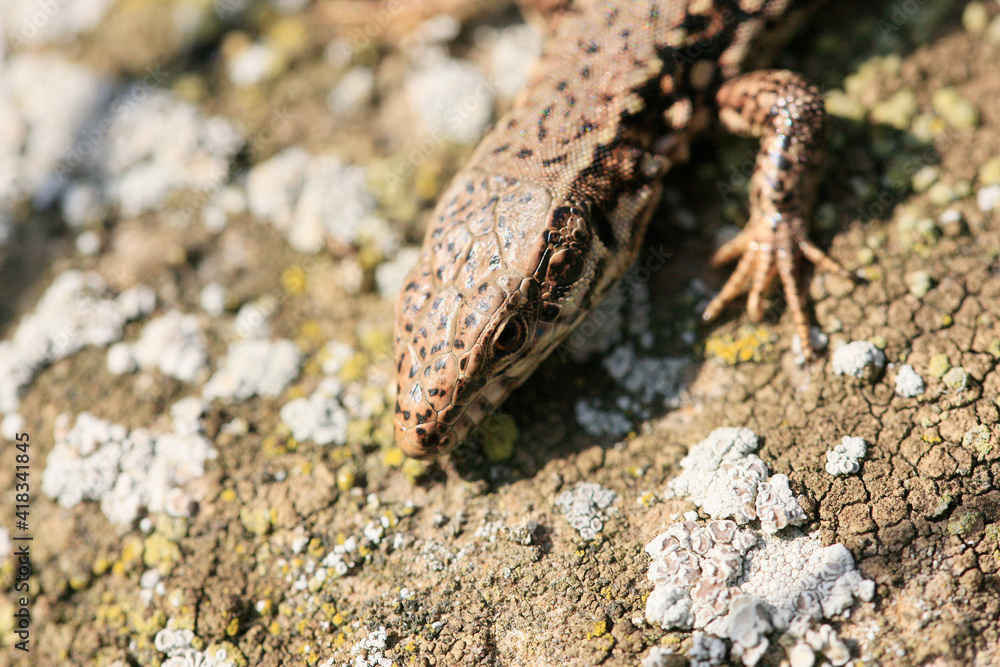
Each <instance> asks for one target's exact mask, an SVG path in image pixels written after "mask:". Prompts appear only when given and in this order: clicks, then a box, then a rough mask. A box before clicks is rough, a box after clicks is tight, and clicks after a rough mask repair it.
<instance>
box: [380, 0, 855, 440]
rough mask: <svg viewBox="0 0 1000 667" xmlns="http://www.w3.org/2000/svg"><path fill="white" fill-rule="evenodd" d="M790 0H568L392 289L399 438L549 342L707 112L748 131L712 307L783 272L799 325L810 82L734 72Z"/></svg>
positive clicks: (415, 436)
mask: <svg viewBox="0 0 1000 667" xmlns="http://www.w3.org/2000/svg"><path fill="white" fill-rule="evenodd" d="M788 4H789V2H788V1H787V0H742V2H740V1H737V0H731V1H730V0H689V1H683V0H661V1H649V0H647V1H632V2H626V1H620V2H613V1H610V2H609V1H607V0H604V1H598V0H577V1H575V2H573V3H571V4H570V5H569V6H568V8H567V9H566V10H565V11H562V12H559V13H557V14H554V15H553V16H552V19H551V20H552V21H553V24H554V26H553V29H552V33H551V36H550V38H549V40H548V41H547V43H546V48H545V51H544V53H543V55H542V57H541V58H540V60H539V62H538V63H537V65H536V67H535V69H534V70H533V72H532V74H531V76H530V77H529V81H528V83H527V84H526V86H525V88H524V90H523V91H522V92H521V93H520V94H519V96H518V98H517V99H516V100H515V102H514V105H513V107H512V108H511V110H510V111H509V112H508V113H507V114H505V115H504V116H503V117H502V118H501V119H500V120H499V121H498V123H497V125H496V127H495V128H494V129H493V131H492V132H491V133H490V134H489V135H488V136H486V137H485V138H484V139H483V141H482V143H481V144H480V145H479V146H478V148H477V149H476V150H475V152H474V153H473V155H472V156H471V157H470V159H469V161H468V163H467V164H466V166H465V167H464V168H463V169H462V170H461V171H460V172H459V173H458V175H457V176H456V177H455V178H454V180H453V181H452V182H451V184H450V185H449V186H448V187H447V189H446V190H445V191H444V192H443V193H442V195H441V197H440V199H439V201H438V205H437V207H436V209H435V211H434V213H433V216H432V218H431V221H430V225H429V228H428V230H427V235H426V237H425V241H424V245H423V250H422V252H421V254H420V257H419V259H418V260H417V262H416V264H415V266H414V267H413V268H412V269H411V271H410V273H409V275H408V276H407V278H406V279H405V280H404V283H403V288H402V291H401V293H400V295H399V298H398V301H397V304H396V319H395V332H394V333H395V341H396V354H397V362H398V364H397V400H396V407H395V435H396V441H397V443H398V444H399V446H400V447H401V448H402V449H403V450H404V451H405V452H406V453H407V454H409V455H410V456H415V457H420V458H427V457H432V456H435V455H437V454H439V453H441V452H443V451H445V450H447V449H449V448H450V447H451V446H453V445H454V444H456V443H457V442H459V441H461V440H462V439H464V438H465V437H466V436H467V435H468V434H469V433H470V432H471V431H472V429H473V428H475V426H476V425H477V424H479V423H480V422H481V421H482V420H483V419H484V418H485V417H486V416H487V415H488V414H489V413H490V412H492V411H493V410H494V409H495V408H496V407H497V406H498V405H499V404H500V403H501V402H502V401H503V400H504V399H505V398H506V397H507V395H508V394H509V393H510V392H511V390H513V389H514V388H515V387H516V386H517V385H519V384H520V383H521V382H523V381H524V380H525V379H526V378H527V377H528V376H529V375H530V374H531V372H532V371H533V370H534V369H535V368H536V367H537V366H538V364H539V363H540V362H541V361H542V360H543V359H544V358H545V357H546V356H548V354H549V353H550V352H551V351H552V350H553V349H554V348H555V347H556V346H558V345H559V343H560V342H561V341H562V340H563V339H564V338H565V337H566V335H567V334H568V333H569V332H570V331H571V330H572V329H573V327H574V326H575V325H577V324H578V323H579V322H580V321H581V319H582V318H583V317H584V316H585V315H586V314H587V312H589V310H590V308H591V307H592V305H594V304H595V303H596V302H597V301H598V300H599V299H600V298H601V297H602V296H603V295H604V294H605V293H606V292H607V291H608V290H609V289H610V288H611V287H612V286H613V285H614V283H615V282H616V281H617V280H618V279H619V278H621V276H622V275H623V274H624V273H625V271H626V270H627V269H628V267H629V265H630V264H631V262H632V261H633V260H634V259H635V256H636V254H637V253H638V250H639V248H640V247H641V245H642V242H643V238H644V236H645V232H646V227H647V225H648V222H649V218H650V215H651V214H652V211H653V209H654V208H655V207H656V205H657V203H658V201H659V198H660V190H661V185H660V183H661V177H662V176H663V174H664V173H666V172H667V171H668V170H669V169H670V168H671V166H672V165H674V164H676V163H678V162H681V161H683V160H684V159H686V155H687V145H688V143H689V141H690V139H691V137H692V135H693V134H694V133H696V132H697V131H699V130H701V129H703V128H704V127H705V126H707V125H708V123H709V122H711V120H712V118H711V115H713V114H715V115H717V116H718V117H719V120H720V121H721V122H722V124H723V126H724V127H726V128H727V129H729V130H731V131H733V132H737V133H740V134H745V135H752V136H757V137H759V138H760V140H761V147H760V151H759V153H758V157H757V162H756V166H755V173H754V176H753V178H752V179H751V184H750V202H751V219H750V221H749V223H748V225H747V227H746V229H745V230H744V231H743V232H742V233H741V234H740V235H739V236H738V237H737V238H736V239H734V240H733V241H732V242H730V243H729V244H726V245H725V246H724V247H723V248H722V249H721V250H720V251H719V253H718V255H717V257H716V259H717V260H718V261H729V260H732V259H736V258H737V257H739V256H741V257H742V258H741V259H740V261H739V263H738V265H737V268H736V270H735V271H734V273H733V276H732V278H731V279H730V280H729V282H727V283H726V285H725V287H724V288H723V289H722V291H721V293H720V294H719V296H718V297H716V299H715V300H713V302H712V303H711V304H710V305H709V306H708V308H707V310H706V313H705V317H706V319H710V318H711V317H714V316H715V315H716V314H718V312H719V311H720V310H721V309H722V307H723V306H724V305H725V303H727V302H728V301H730V300H732V299H733V298H734V297H736V296H737V295H739V294H740V293H742V292H744V291H748V290H749V292H750V295H749V301H748V309H749V310H750V314H751V316H753V317H759V316H760V310H761V306H760V296H761V293H762V292H763V291H764V289H765V288H766V287H767V285H768V284H769V283H770V282H771V281H772V280H773V279H774V278H775V277H776V276H780V278H781V280H782V283H783V285H784V288H785V293H786V295H787V297H788V301H789V308H790V310H791V311H792V314H793V316H794V317H795V320H796V325H797V329H798V332H799V334H800V336H803V337H804V340H807V338H805V334H806V331H807V319H806V317H805V315H804V314H803V311H802V307H801V301H800V299H799V293H798V286H797V282H796V277H795V269H796V261H797V258H798V256H799V254H800V253H801V254H805V256H806V257H807V258H808V259H810V260H811V261H813V262H816V263H817V264H819V265H821V266H822V267H824V268H831V269H834V270H840V271H842V269H840V268H839V267H838V266H837V265H835V264H834V263H833V262H832V260H830V259H828V258H827V257H826V256H825V255H824V254H823V253H822V252H821V251H820V250H818V249H817V248H815V246H812V245H811V244H810V243H809V242H808V240H807V239H806V237H805V234H806V225H805V215H806V214H807V212H808V205H809V204H810V202H811V195H812V192H811V190H812V188H811V183H812V181H814V179H813V178H812V175H813V174H814V173H815V172H816V168H817V166H818V164H817V163H818V155H819V152H820V151H819V143H820V134H821V130H822V125H823V119H824V112H823V104H822V97H821V96H820V94H819V92H818V91H817V90H816V88H815V87H813V86H811V85H810V84H809V83H808V82H807V81H805V80H804V79H803V78H802V77H801V76H799V75H796V74H793V73H791V72H786V71H779V70H760V71H756V72H752V73H749V74H742V75H741V74H739V72H740V67H741V65H742V64H743V63H744V62H745V61H747V60H748V58H749V57H750V56H752V55H753V54H754V50H755V49H756V48H758V47H757V45H758V44H760V43H761V40H762V39H763V38H764V36H766V35H767V33H768V28H769V27H770V26H771V24H772V23H774V22H775V21H776V20H777V19H778V18H779V17H780V16H781V15H782V14H783V13H785V12H786V11H787V10H788V9H789V8H788V6H787V5H788Z"/></svg>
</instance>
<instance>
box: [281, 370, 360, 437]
mask: <svg viewBox="0 0 1000 667" xmlns="http://www.w3.org/2000/svg"><path fill="white" fill-rule="evenodd" d="M342 392H343V385H342V384H341V383H340V381H339V380H337V379H336V378H325V379H324V380H323V381H322V382H320V385H319V387H317V388H316V391H314V392H313V393H312V394H310V395H309V396H304V397H302V398H297V399H295V400H293V401H290V402H289V403H286V404H285V406H284V407H282V408H281V421H282V423H284V424H285V425H287V426H288V427H289V428H290V429H291V430H292V437H293V438H295V439H296V440H298V441H300V442H301V441H305V440H312V441H313V442H315V443H316V444H317V445H329V444H337V445H342V444H344V443H345V442H346V441H347V425H348V423H349V422H350V420H351V417H350V415H349V414H348V412H347V410H346V409H344V406H343V405H342V404H341V402H340V396H341V394H342Z"/></svg>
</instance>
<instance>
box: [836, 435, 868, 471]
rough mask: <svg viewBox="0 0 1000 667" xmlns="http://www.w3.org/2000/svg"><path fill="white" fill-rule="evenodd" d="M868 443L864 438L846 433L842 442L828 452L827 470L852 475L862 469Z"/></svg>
mask: <svg viewBox="0 0 1000 667" xmlns="http://www.w3.org/2000/svg"><path fill="white" fill-rule="evenodd" d="M867 449H868V444H867V443H866V442H865V441H864V439H863V438H852V437H851V436H848V435H845V436H844V438H843V439H842V440H841V442H840V444H839V445H837V446H836V447H834V448H833V449H831V450H830V451H828V452H827V453H826V471H827V472H828V473H830V474H831V475H852V474H854V473H856V472H857V471H858V470H860V469H861V459H863V458H864V457H865V453H866V451H867Z"/></svg>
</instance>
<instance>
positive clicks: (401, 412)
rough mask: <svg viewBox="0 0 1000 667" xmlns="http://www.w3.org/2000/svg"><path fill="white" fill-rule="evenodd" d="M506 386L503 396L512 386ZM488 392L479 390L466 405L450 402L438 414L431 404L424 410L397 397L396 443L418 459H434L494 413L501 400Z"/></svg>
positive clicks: (501, 384)
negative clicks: (491, 397) (494, 399)
mask: <svg viewBox="0 0 1000 667" xmlns="http://www.w3.org/2000/svg"><path fill="white" fill-rule="evenodd" d="M495 384H496V385H499V386H503V383H495ZM504 389H505V391H504V393H503V396H506V392H507V391H509V389H507V388H506V387H504ZM488 393H489V392H483V393H480V394H479V395H477V396H475V397H474V398H473V399H472V400H471V401H470V403H469V404H467V405H451V406H449V407H447V408H446V409H444V410H442V411H440V412H438V413H437V414H435V413H434V411H433V409H431V408H429V407H428V408H427V409H426V410H425V411H424V412H419V411H415V410H411V409H406V408H407V407H408V406H403V405H401V404H400V401H399V399H397V402H396V416H395V419H394V420H393V421H394V430H395V438H396V444H397V445H398V446H399V448H400V449H402V450H403V452H404V453H405V454H406V455H407V456H409V457H411V458H415V459H431V458H434V457H436V456H439V455H441V454H443V453H445V452H447V451H448V450H449V449H452V448H453V447H454V446H455V445H457V444H459V443H460V442H462V441H463V440H465V439H466V438H467V437H468V436H469V434H470V433H472V431H473V430H475V428H476V426H477V425H478V424H479V423H480V422H482V421H483V419H484V418H485V417H486V416H487V415H489V414H490V413H491V412H493V410H494V409H495V407H496V404H497V403H499V401H493V400H490V397H489V396H488V395H485V394H488ZM401 395H402V396H404V397H406V396H408V394H401ZM500 400H503V398H502V396H501V398H500Z"/></svg>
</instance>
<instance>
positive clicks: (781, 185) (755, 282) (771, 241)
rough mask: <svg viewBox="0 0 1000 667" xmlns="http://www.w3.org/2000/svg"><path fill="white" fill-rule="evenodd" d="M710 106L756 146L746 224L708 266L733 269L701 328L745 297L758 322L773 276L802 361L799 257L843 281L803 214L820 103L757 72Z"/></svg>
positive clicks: (792, 82)
mask: <svg viewBox="0 0 1000 667" xmlns="http://www.w3.org/2000/svg"><path fill="white" fill-rule="evenodd" d="M716 102H717V103H718V106H719V119H720V120H721V122H722V124H723V126H724V127H726V128H727V129H728V130H730V131H731V132H733V133H735V134H740V135H745V136H754V137H759V138H760V140H761V141H760V151H759V152H758V153H757V160H756V164H755V166H754V173H753V176H752V178H751V179H750V220H749V221H748V223H747V226H746V228H745V229H744V230H743V231H742V232H740V234H739V235H738V236H736V238H734V239H733V240H731V241H729V242H728V243H726V244H725V245H723V246H722V248H720V249H719V250H718V252H716V254H715V256H714V257H713V259H712V262H713V264H715V265H719V264H725V263H727V262H730V261H732V260H734V259H736V258H737V257H740V260H739V263H738V264H737V265H736V269H735V270H734V271H733V274H732V276H730V278H729V280H728V281H726V284H725V285H724V286H723V288H722V290H721V291H720V292H719V294H718V295H717V296H716V297H715V298H714V299H712V301H711V302H710V303H709V304H708V307H707V308H706V309H705V312H704V314H703V315H702V317H703V319H704V320H705V321H708V320H711V319H713V318H715V317H716V316H717V315H718V314H719V313H720V312H721V311H722V309H723V308H724V307H725V306H726V304H727V303H729V302H730V301H732V300H733V299H734V298H736V297H737V296H739V295H740V294H742V293H743V292H747V291H748V292H749V295H748V297H747V311H748V312H749V314H750V317H751V318H753V319H754V320H759V319H760V317H761V314H762V307H761V296H762V294H763V292H764V291H765V290H766V289H767V288H768V286H769V285H770V284H771V282H772V281H773V280H774V278H775V276H778V277H780V279H781V283H782V286H783V287H784V291H785V297H786V299H787V301H788V308H789V310H790V311H791V313H792V318H793V319H794V321H795V327H796V333H798V335H799V338H800V339H801V340H802V343H803V350H804V351H805V354H806V358H807V359H808V358H810V357H811V356H812V349H811V348H810V346H809V320H808V317H807V316H806V313H805V311H804V310H803V305H802V304H803V299H802V296H801V293H800V290H799V276H798V264H799V257H800V255H804V256H805V257H806V258H807V259H808V260H809V261H811V262H813V264H815V265H816V266H818V267H819V268H821V269H825V270H829V271H834V272H837V273H839V274H842V275H845V276H846V275H849V274H848V273H847V271H845V270H844V269H843V268H842V267H841V266H840V265H839V264H837V263H836V262H835V261H834V260H832V259H830V258H829V257H828V256H827V255H826V254H825V253H824V252H823V251H822V250H820V249H819V248H817V247H816V246H815V245H813V244H812V243H810V242H809V239H808V238H807V233H808V229H807V227H808V225H807V224H806V215H807V213H808V212H809V209H810V207H811V205H812V200H813V194H814V190H815V182H816V179H817V177H818V172H819V167H820V156H821V153H822V150H821V148H822V147H821V144H822V131H823V123H824V118H825V113H824V110H823V98H822V96H821V95H820V92H819V90H818V89H817V88H816V87H815V86H813V85H812V84H810V83H809V82H808V81H806V80H805V79H804V78H803V77H801V76H799V75H798V74H795V73H793V72H788V71H784V70H762V71H757V72H752V73H750V74H746V75H743V76H739V77H736V78H733V79H730V80H729V81H727V82H726V83H724V84H723V85H722V86H721V88H720V89H719V91H718V93H717V94H716Z"/></svg>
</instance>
